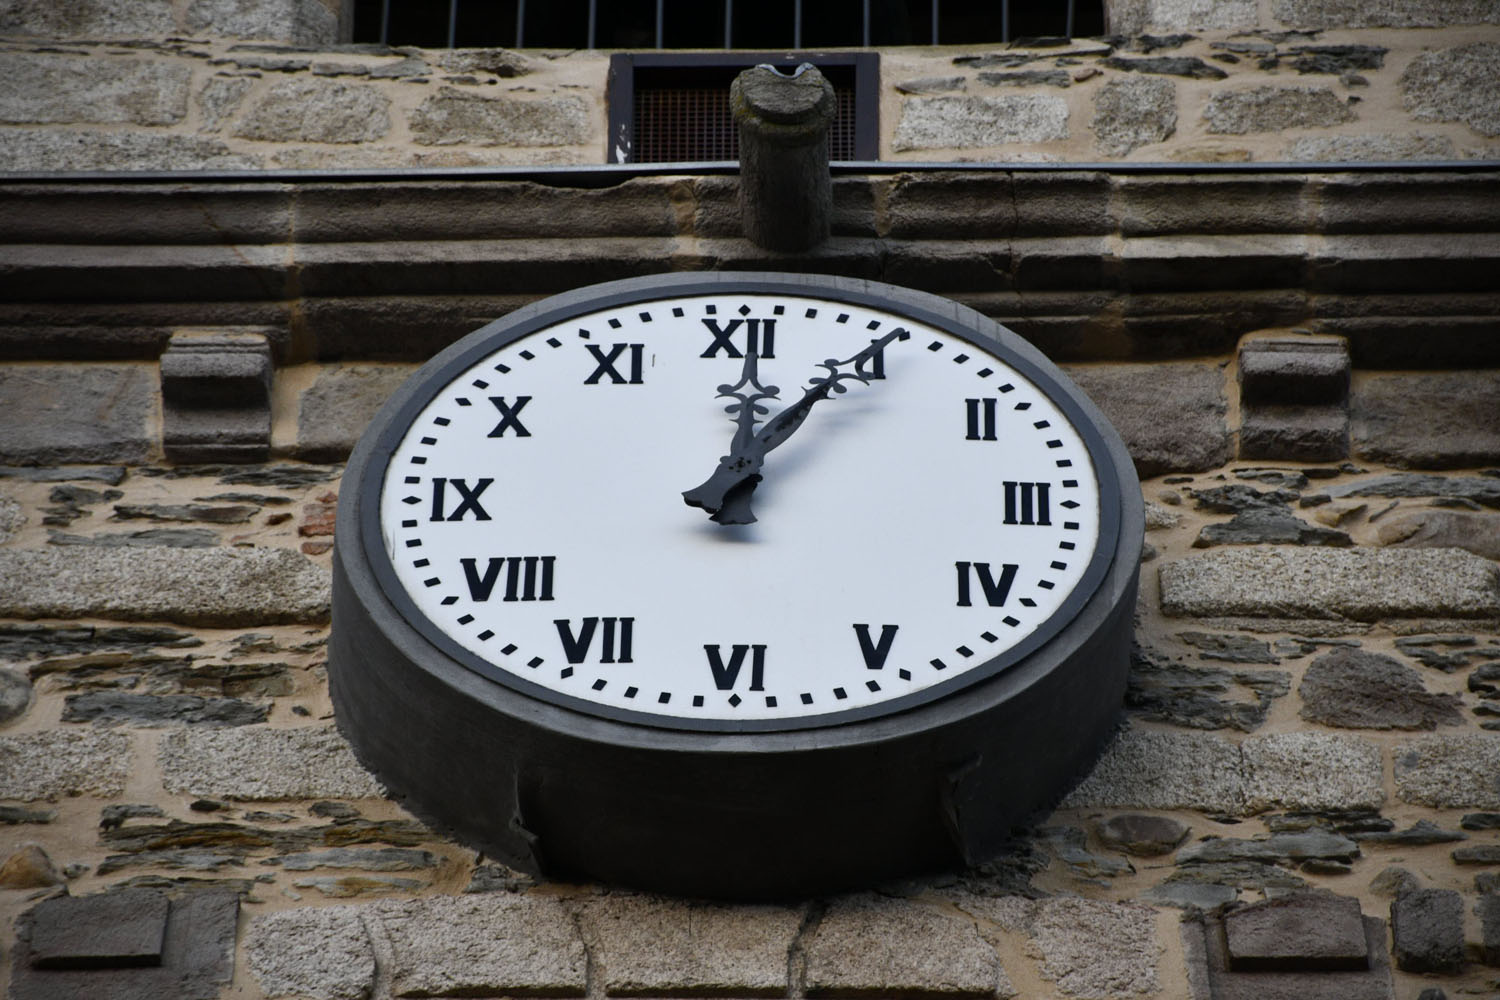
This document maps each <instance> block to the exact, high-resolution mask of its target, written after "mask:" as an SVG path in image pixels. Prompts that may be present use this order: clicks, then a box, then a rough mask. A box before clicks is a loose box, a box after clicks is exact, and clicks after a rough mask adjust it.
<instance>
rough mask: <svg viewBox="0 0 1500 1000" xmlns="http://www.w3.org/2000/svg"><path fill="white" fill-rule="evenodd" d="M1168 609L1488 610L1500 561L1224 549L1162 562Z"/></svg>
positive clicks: (1421, 553) (1400, 614)
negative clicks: (1496, 562) (1495, 563)
mask: <svg viewBox="0 0 1500 1000" xmlns="http://www.w3.org/2000/svg"><path fill="white" fill-rule="evenodd" d="M1160 576H1161V604H1162V610H1163V611H1164V612H1165V613H1166V614H1167V615H1169V616H1171V617H1174V618H1191V617H1236V616H1243V617H1247V618H1275V619H1324V620H1329V621H1339V620H1351V621H1357V622H1370V621H1379V620H1381V619H1383V618H1493V617H1495V616H1496V615H1497V614H1500V567H1496V566H1495V565H1494V564H1493V563H1491V562H1489V561H1488V560H1484V559H1480V558H1479V557H1477V556H1474V555H1471V554H1469V553H1467V552H1463V551H1459V550H1455V549H1365V548H1352V549H1330V548H1291V547H1285V546H1266V547H1255V548H1248V547H1246V548H1225V549H1218V550H1215V551H1211V552H1206V553H1204V554H1202V555H1195V556H1192V557H1189V558H1184V559H1177V560H1173V561H1170V562H1167V563H1165V564H1163V565H1162V567H1161V569H1160Z"/></svg>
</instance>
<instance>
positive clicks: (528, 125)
mask: <svg viewBox="0 0 1500 1000" xmlns="http://www.w3.org/2000/svg"><path fill="white" fill-rule="evenodd" d="M593 117H594V115H593V109H592V108H590V107H589V105H588V103H587V102H586V101H584V100H583V98H581V97H574V96H571V95H564V96H558V97H545V98H536V99H532V100H523V99H520V98H514V97H484V96H482V95H480V94H476V93H472V92H470V91H466V90H460V89H458V88H456V87H442V88H440V89H439V90H438V92H437V93H436V94H434V95H433V96H431V97H429V98H427V99H426V100H425V101H423V102H422V104H421V105H420V106H419V107H418V108H417V109H416V110H414V111H412V112H411V113H410V115H409V116H408V123H409V124H410V126H411V133H412V138H413V139H414V140H415V141H416V142H417V143H418V144H420V145H423V146H446V145H452V144H454V143H472V144H474V145H479V146H577V145H581V144H583V143H587V142H590V141H592V139H593V133H594V129H593Z"/></svg>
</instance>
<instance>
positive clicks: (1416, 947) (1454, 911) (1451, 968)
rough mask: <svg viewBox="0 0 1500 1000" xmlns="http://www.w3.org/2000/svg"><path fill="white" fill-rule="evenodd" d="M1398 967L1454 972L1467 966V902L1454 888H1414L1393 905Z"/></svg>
mask: <svg viewBox="0 0 1500 1000" xmlns="http://www.w3.org/2000/svg"><path fill="white" fill-rule="evenodd" d="M1391 938H1392V941H1393V945H1392V947H1393V950H1394V951H1395V954H1396V967H1397V968H1398V969H1402V970H1404V971H1406V972H1438V973H1453V972H1457V971H1459V970H1460V969H1461V968H1463V964H1464V902H1463V897H1462V896H1460V895H1459V894H1458V893H1457V892H1455V891H1454V890H1452V889H1413V890H1411V891H1409V892H1403V893H1401V894H1400V895H1398V896H1397V897H1396V898H1395V900H1394V901H1393V902H1392V903H1391Z"/></svg>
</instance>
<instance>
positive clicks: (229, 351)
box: [161, 327, 271, 463]
mask: <svg viewBox="0 0 1500 1000" xmlns="http://www.w3.org/2000/svg"><path fill="white" fill-rule="evenodd" d="M161 401H162V449H163V451H164V452H165V453H166V457H167V459H168V460H169V461H172V462H179V463H200V462H215V463H216V462H231V463H233V462H263V461H265V460H266V458H267V457H268V456H269V455H270V451H271V349H270V338H269V337H268V336H267V335H266V334H265V333H264V332H259V331H255V330H246V329H244V328H234V327H217V328H204V329H195V330H178V331H176V332H174V333H173V334H172V339H171V341H170V342H169V343H168V344H167V349H166V351H165V352H164V353H163V354H162V356H161Z"/></svg>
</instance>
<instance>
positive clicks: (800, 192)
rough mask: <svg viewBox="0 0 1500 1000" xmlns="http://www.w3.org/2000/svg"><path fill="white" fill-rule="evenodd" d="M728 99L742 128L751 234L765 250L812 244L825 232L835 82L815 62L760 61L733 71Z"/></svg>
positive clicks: (743, 190)
mask: <svg viewBox="0 0 1500 1000" xmlns="http://www.w3.org/2000/svg"><path fill="white" fill-rule="evenodd" d="M729 104H730V107H731V108H732V109H733V111H734V120H735V123H736V125H737V127H738V128H739V133H740V218H741V224H742V225H743V227H744V232H745V236H746V238H748V239H749V240H750V241H751V242H753V243H755V244H756V245H757V246H761V247H765V248H766V249H767V250H807V249H810V248H812V247H815V246H817V245H818V244H819V243H822V242H823V241H824V240H826V239H828V234H829V231H830V228H831V224H832V223H831V220H832V216H833V180H832V177H831V176H830V174H829V172H828V126H829V125H830V124H831V123H832V122H833V115H834V111H835V110H836V109H837V106H838V104H837V101H836V100H835V99H834V95H833V85H832V84H830V83H829V82H828V81H827V80H825V79H824V78H823V74H822V73H820V72H818V70H817V68H816V67H815V66H813V65H812V64H811V63H803V64H802V65H800V66H798V67H797V68H796V70H794V71H793V72H792V73H790V74H786V73H782V72H781V71H780V70H777V69H776V68H775V67H773V66H769V65H761V66H755V67H753V68H751V69H747V70H745V71H744V72H743V73H741V74H740V75H739V76H737V77H735V78H734V82H733V83H732V84H730V86H729Z"/></svg>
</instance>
